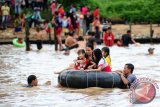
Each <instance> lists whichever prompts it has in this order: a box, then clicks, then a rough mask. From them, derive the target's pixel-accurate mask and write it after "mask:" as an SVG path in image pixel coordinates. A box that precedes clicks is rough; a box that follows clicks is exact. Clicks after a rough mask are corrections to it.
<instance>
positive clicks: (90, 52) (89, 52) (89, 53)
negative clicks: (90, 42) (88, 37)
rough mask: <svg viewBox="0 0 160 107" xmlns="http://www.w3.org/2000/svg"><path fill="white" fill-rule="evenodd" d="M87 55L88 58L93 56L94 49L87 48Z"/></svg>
mask: <svg viewBox="0 0 160 107" xmlns="http://www.w3.org/2000/svg"><path fill="white" fill-rule="evenodd" d="M86 53H87V55H88V56H92V49H91V48H89V47H87V48H86Z"/></svg>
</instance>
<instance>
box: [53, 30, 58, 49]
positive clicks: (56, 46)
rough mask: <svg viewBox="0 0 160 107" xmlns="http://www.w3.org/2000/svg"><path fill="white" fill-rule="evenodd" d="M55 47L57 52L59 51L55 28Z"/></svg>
mask: <svg viewBox="0 0 160 107" xmlns="http://www.w3.org/2000/svg"><path fill="white" fill-rule="evenodd" d="M54 45H55V51H58V40H57V35H56V33H55V28H54Z"/></svg>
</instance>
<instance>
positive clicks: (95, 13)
mask: <svg viewBox="0 0 160 107" xmlns="http://www.w3.org/2000/svg"><path fill="white" fill-rule="evenodd" d="M93 17H94V19H99V7H96V8H95V10H94V11H93Z"/></svg>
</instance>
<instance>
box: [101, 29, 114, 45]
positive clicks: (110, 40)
mask: <svg viewBox="0 0 160 107" xmlns="http://www.w3.org/2000/svg"><path fill="white" fill-rule="evenodd" d="M103 43H104V45H105V46H113V44H114V35H113V33H112V32H111V27H108V28H107V31H106V33H105V34H104V36H103Z"/></svg>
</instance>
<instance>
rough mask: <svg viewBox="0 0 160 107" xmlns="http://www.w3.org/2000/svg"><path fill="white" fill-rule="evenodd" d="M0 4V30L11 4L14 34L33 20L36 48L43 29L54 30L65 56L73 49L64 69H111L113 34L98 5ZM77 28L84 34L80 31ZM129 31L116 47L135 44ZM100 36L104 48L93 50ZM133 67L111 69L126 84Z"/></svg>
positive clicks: (27, 0)
mask: <svg viewBox="0 0 160 107" xmlns="http://www.w3.org/2000/svg"><path fill="white" fill-rule="evenodd" d="M0 7H1V11H0V13H1V15H0V16H1V19H2V22H1V25H2V28H3V29H7V26H8V23H9V21H10V20H11V19H10V18H11V17H10V10H11V7H14V9H15V11H14V13H15V18H14V28H15V29H14V34H17V33H18V32H20V31H22V29H23V28H26V25H27V24H25V22H26V21H27V22H28V27H29V28H31V27H32V26H33V25H32V24H33V23H34V25H35V27H36V34H35V38H36V39H37V49H38V50H40V49H42V40H43V36H42V33H41V30H42V29H43V30H45V31H46V34H47V35H48V36H49V38H50V39H51V34H52V33H51V32H52V31H54V36H55V38H56V39H57V42H58V44H59V50H60V51H65V53H64V54H65V55H69V53H70V50H71V49H73V48H77V54H78V57H77V58H76V59H75V60H74V61H73V63H72V64H70V66H69V67H68V68H66V69H65V70H70V69H74V70H82V71H84V72H90V71H93V72H94V71H97V72H98V71H99V72H112V64H111V58H110V50H109V47H110V46H113V45H114V44H115V40H114V39H115V37H114V33H112V27H111V21H110V20H108V21H105V22H104V23H103V24H102V22H101V20H100V13H99V8H98V7H96V8H95V9H94V10H93V11H91V10H90V9H89V8H88V7H87V6H84V5H83V6H81V7H80V8H76V7H75V6H74V4H71V5H70V9H69V11H65V10H64V7H63V4H60V3H59V2H58V1H56V0H49V2H48V1H47V0H5V2H4V3H3V5H2V3H1V6H0ZM24 8H31V9H33V12H31V11H28V12H27V13H26V14H24V13H22V10H23V9H24ZM45 9H50V10H51V14H52V19H50V20H49V19H44V21H42V19H43V18H42V17H41V12H42V11H43V10H45ZM84 22H85V23H84ZM41 23H43V24H44V27H42V28H40V24H41ZM101 25H102V26H103V27H101ZM81 31H83V32H85V33H81ZM62 32H63V33H64V35H65V43H64V45H65V46H64V45H63V44H62V39H61V36H62ZM131 33H132V32H131V30H127V32H126V34H124V35H122V37H120V39H119V40H118V42H117V43H116V44H117V46H123V47H128V46H129V44H130V43H134V44H136V41H135V40H134V39H133V38H132V36H131ZM102 35H103V37H102ZM18 38H19V41H18V42H19V43H21V42H22V38H20V37H18ZM101 39H102V41H103V44H104V45H105V47H103V48H102V49H95V47H96V44H101V42H102V41H101ZM153 50H154V49H153V48H152V49H149V50H148V52H149V53H150V54H153ZM133 70H134V65H133V64H130V63H127V64H125V67H124V70H117V71H115V72H117V73H118V74H120V76H121V79H122V81H123V83H124V84H126V85H129V86H130V85H131V83H133V82H134V80H135V79H136V76H135V75H134V74H132V73H133ZM63 71H64V70H63ZM61 72H62V71H60V72H55V73H61ZM28 84H29V86H36V85H37V78H36V77H35V76H34V75H31V76H29V77H28Z"/></svg>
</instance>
